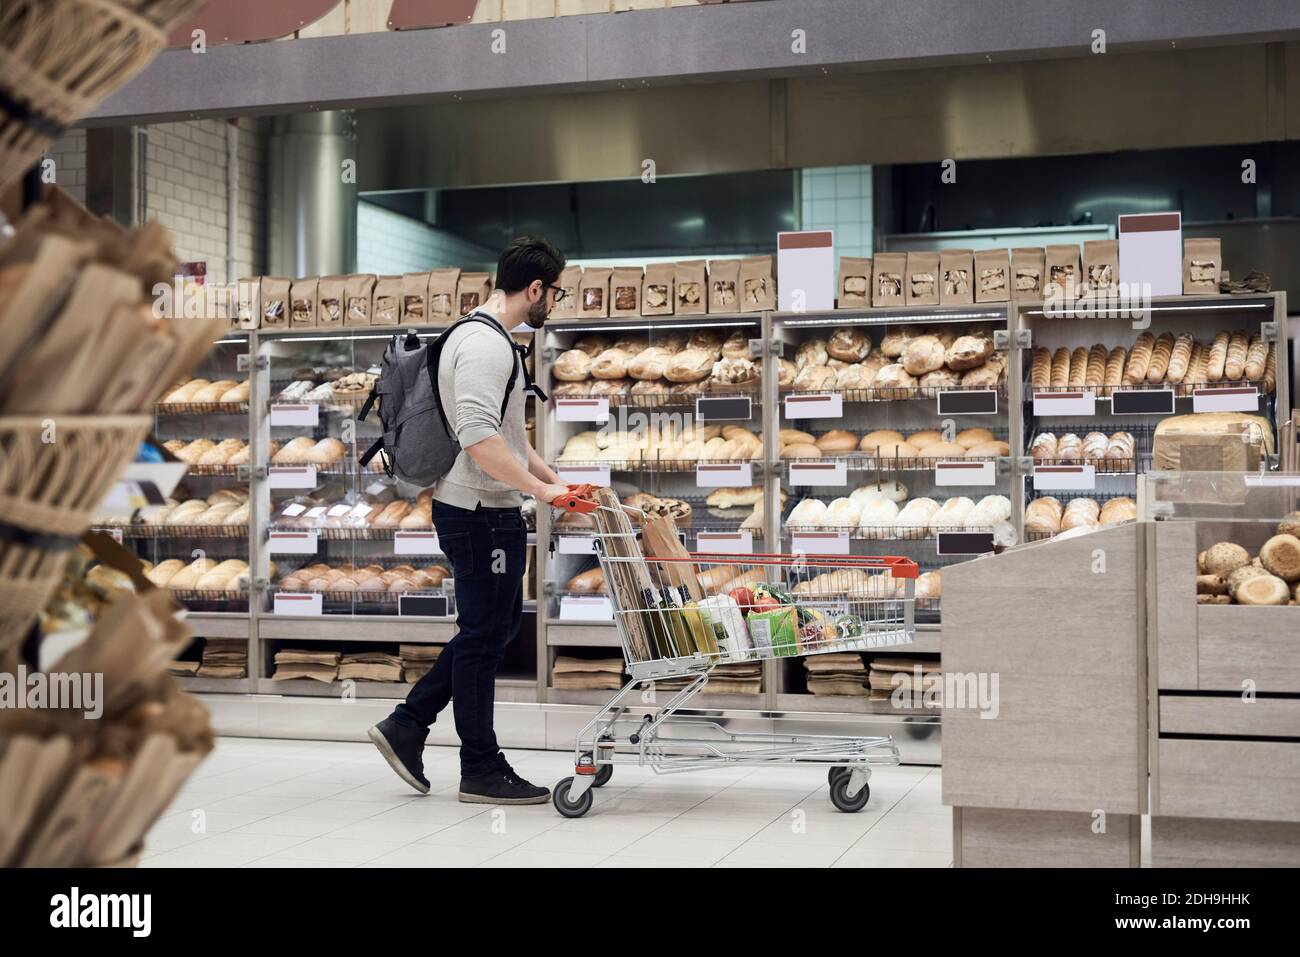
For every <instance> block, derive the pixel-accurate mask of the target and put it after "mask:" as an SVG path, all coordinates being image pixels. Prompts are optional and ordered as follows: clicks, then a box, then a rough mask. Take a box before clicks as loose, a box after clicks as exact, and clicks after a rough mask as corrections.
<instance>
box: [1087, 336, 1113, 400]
mask: <svg viewBox="0 0 1300 957" xmlns="http://www.w3.org/2000/svg"><path fill="white" fill-rule="evenodd" d="M1108 356H1109V353H1108V352H1107V351H1106V347H1105V346H1103V345H1102V344H1101V343H1100V342H1099V343H1097V344H1096V345H1095V346H1093V347H1092V350H1091V351H1090V352H1089V353H1088V371H1087V372H1086V373H1085V374H1084V377H1083V385H1084V387H1085V388H1088V389H1096V388H1098V387H1099V386H1101V384H1102V383H1103V382H1105V381H1106V359H1107V357H1108Z"/></svg>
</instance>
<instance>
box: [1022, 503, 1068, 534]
mask: <svg viewBox="0 0 1300 957" xmlns="http://www.w3.org/2000/svg"><path fill="white" fill-rule="evenodd" d="M1063 513H1064V509H1063V508H1062V506H1061V503H1060V501H1059V500H1057V499H1056V498H1053V497H1052V496H1051V495H1044V496H1042V497H1041V498H1036V499H1034V500H1033V501H1031V502H1030V503H1029V504H1028V505H1027V506H1025V530H1026V531H1029V532H1039V533H1047V534H1050V535H1055V534H1056V533H1057V532H1059V531H1060V530H1061V518H1062V515H1063Z"/></svg>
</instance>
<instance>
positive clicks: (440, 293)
mask: <svg viewBox="0 0 1300 957" xmlns="http://www.w3.org/2000/svg"><path fill="white" fill-rule="evenodd" d="M459 284H460V270H459V269H458V268H455V267H453V268H451V269H433V270H430V272H429V321H430V322H452V321H454V320H455V319H456V315H457V313H456V287H457V285H459Z"/></svg>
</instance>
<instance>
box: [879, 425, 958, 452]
mask: <svg viewBox="0 0 1300 957" xmlns="http://www.w3.org/2000/svg"><path fill="white" fill-rule="evenodd" d="M872 434H873V435H874V434H875V433H872ZM892 434H893V435H898V433H897V432H894V433H892ZM901 438H902V437H901V436H899V438H898V439H890V441H892V442H897V441H900V440H901ZM863 441H865V437H864V439H863ZM942 441H943V433H942V432H940V431H939V430H938V429H924V430H922V431H920V432H913V433H912V434H911V435H909V436H908V437H907V444H908V445H914V446H916V447H917V448H918V449H923V448H925V447H926V446H927V445H934V443H936V442H942Z"/></svg>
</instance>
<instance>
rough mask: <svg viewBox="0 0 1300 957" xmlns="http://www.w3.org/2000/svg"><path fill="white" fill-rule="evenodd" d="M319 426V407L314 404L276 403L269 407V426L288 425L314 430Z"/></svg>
mask: <svg viewBox="0 0 1300 957" xmlns="http://www.w3.org/2000/svg"><path fill="white" fill-rule="evenodd" d="M319 424H320V406H319V405H317V404H316V403H315V402H305V403H302V404H291V403H286V402H277V403H276V404H275V405H273V406H271V425H273V426H275V425H290V426H298V427H306V428H311V429H314V428H316V426H317V425H319Z"/></svg>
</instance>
